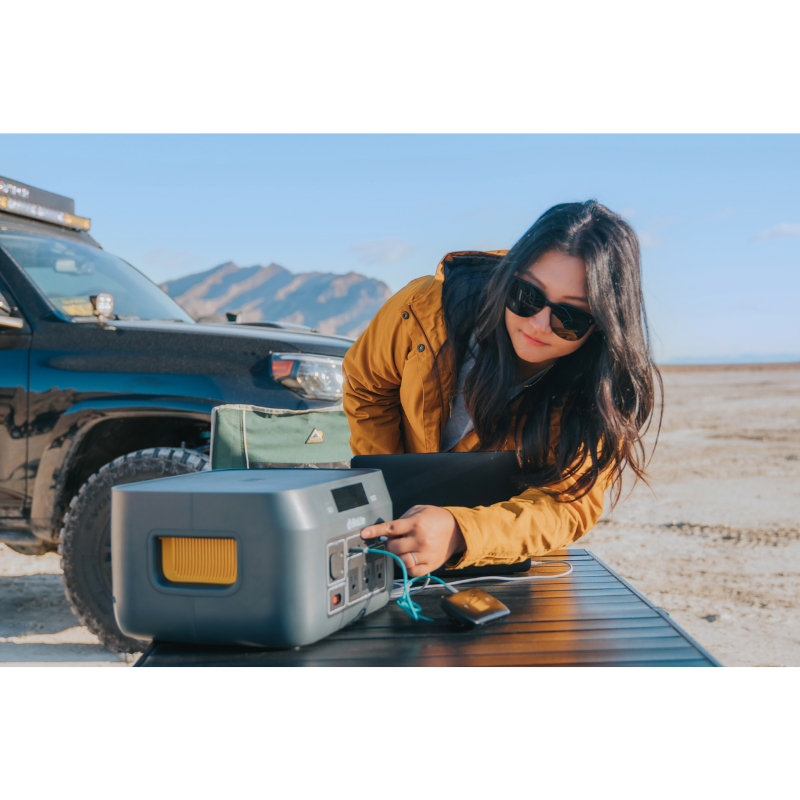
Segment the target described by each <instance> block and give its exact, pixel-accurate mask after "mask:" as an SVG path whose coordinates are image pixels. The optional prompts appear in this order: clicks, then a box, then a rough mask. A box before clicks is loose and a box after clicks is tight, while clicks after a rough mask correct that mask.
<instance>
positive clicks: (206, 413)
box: [0, 178, 352, 652]
mask: <svg viewBox="0 0 800 800" xmlns="http://www.w3.org/2000/svg"><path fill="white" fill-rule="evenodd" d="M88 228H89V220H87V219H84V218H81V217H77V216H76V215H75V213H74V203H73V201H72V200H70V199H69V198H66V197H62V196H60V195H55V194H52V193H50V192H44V191H42V190H38V189H35V188H34V187H31V186H26V185H25V184H21V183H19V182H16V181H10V180H7V179H5V178H0V542H3V543H5V544H7V545H8V546H9V547H11V548H13V549H14V550H16V551H17V552H20V553H25V554H28V555H39V554H42V553H46V552H48V551H50V550H55V549H58V550H59V552H60V553H61V564H62V567H63V569H64V585H65V590H66V596H67V600H68V601H69V603H70V604H71V606H72V608H73V611H74V612H75V613H76V614H77V616H78V617H79V618H80V620H81V622H83V624H84V625H86V626H87V627H88V628H89V629H90V630H92V631H93V632H94V633H96V634H97V635H98V636H99V637H100V639H101V640H102V641H103V642H104V643H105V644H106V645H107V646H108V647H110V648H111V649H112V650H115V651H117V652H135V651H137V650H141V649H142V643H141V642H138V641H135V640H132V639H129V638H128V637H125V636H124V635H123V634H122V633H121V632H120V630H119V628H118V627H117V624H116V621H115V619H114V614H113V611H112V593H111V543H110V521H111V487H112V486H114V485H117V484H122V483H132V482H134V481H142V480H148V479H150V478H157V477H161V476H165V475H176V474H180V473H184V472H193V471H197V470H202V469H206V468H207V467H208V447H209V437H210V415H211V409H212V408H213V407H214V406H216V405H221V404H224V403H242V404H252V405H258V406H267V407H269V408H286V409H303V408H318V407H323V406H331V405H334V404H336V403H338V402H339V401H340V399H341V395H342V369H341V364H342V358H343V356H344V354H345V353H346V352H347V349H348V347H349V346H350V344H351V343H352V340H351V339H346V338H344V337H338V336H322V335H320V334H317V333H315V332H313V331H311V330H308V329H300V326H290V325H282V324H281V323H255V324H247V325H245V324H224V323H222V324H198V323H196V322H194V320H192V319H191V318H190V317H189V316H188V315H187V314H186V313H185V312H184V311H183V310H182V309H181V308H180V306H178V305H177V304H176V303H175V302H174V301H173V300H172V299H171V298H170V297H169V296H168V295H167V294H165V293H164V292H163V291H162V290H161V289H159V288H158V286H156V285H155V284H153V283H152V282H151V281H149V280H148V279H147V278H146V277H144V275H142V274H141V273H140V272H138V271H137V270H136V269H134V268H133V267H132V266H131V265H130V264H127V263H126V262H125V261H122V260H121V259H119V258H116V257H115V256H112V255H109V254H108V253H106V252H105V251H104V250H102V249H101V248H100V246H99V245H98V244H97V242H95V241H94V240H93V239H92V238H91V237H90V236H89V234H88V232H87V231H88Z"/></svg>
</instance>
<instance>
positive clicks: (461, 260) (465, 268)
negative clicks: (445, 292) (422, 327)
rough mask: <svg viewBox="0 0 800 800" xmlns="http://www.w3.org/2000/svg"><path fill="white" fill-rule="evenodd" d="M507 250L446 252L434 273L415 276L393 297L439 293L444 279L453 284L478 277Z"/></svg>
mask: <svg viewBox="0 0 800 800" xmlns="http://www.w3.org/2000/svg"><path fill="white" fill-rule="evenodd" d="M507 252H508V251H507V250H486V251H484V250H456V251H454V252H452V253H448V254H447V255H446V256H445V257H444V258H443V259H442V260H441V261H440V262H439V265H438V267H437V268H436V272H435V274H433V275H424V276H423V277H421V278H415V279H414V280H413V281H411V282H410V283H409V284H407V285H406V286H404V287H403V288H402V289H400V291H399V292H397V293H396V294H395V295H394V297H397V296H398V295H400V296H402V297H403V300H408V299H411V298H413V297H418V296H421V295H424V294H426V293H429V292H435V293H437V294H439V295H441V292H442V285H443V284H444V282H445V281H447V282H448V283H449V284H453V283H455V282H461V281H460V279H461V278H466V279H475V278H478V277H479V276H481V275H484V274H485V273H486V272H488V271H490V270H491V268H492V267H494V266H495V265H496V264H497V263H499V262H500V260H501V259H502V258H503V256H504V255H505V254H506V253H507Z"/></svg>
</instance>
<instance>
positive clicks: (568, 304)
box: [344, 200, 661, 577]
mask: <svg viewBox="0 0 800 800" xmlns="http://www.w3.org/2000/svg"><path fill="white" fill-rule="evenodd" d="M344 371H345V376H346V380H345V392H344V408H345V411H346V413H347V417H348V421H349V423H350V432H351V439H350V444H351V448H352V450H353V453H354V454H356V455H360V454H373V453H436V452H444V451H448V450H450V451H452V452H466V451H470V450H516V451H517V457H518V459H519V460H520V464H521V465H522V467H523V474H524V480H525V484H526V485H527V488H526V489H525V490H524V491H522V492H521V494H520V495H519V496H517V497H514V498H511V499H510V500H509V501H507V502H504V503H498V504H496V505H492V506H487V507H478V508H455V507H449V508H438V507H435V506H414V507H413V508H411V509H409V511H408V512H406V514H404V515H403V517H402V518H401V519H399V520H395V521H393V522H388V523H382V524H377V525H372V526H370V527H368V528H365V529H364V532H363V533H362V535H363V536H364V538H369V537H373V536H381V535H386V536H388V537H389V542H388V544H387V547H388V548H389V550H390V551H391V552H393V553H395V554H396V555H398V556H400V557H401V558H402V560H403V563H404V564H405V565H406V567H407V569H408V572H409V575H411V576H412V577H417V576H419V575H425V574H427V573H428V572H431V571H432V570H434V569H436V568H438V567H439V566H441V565H442V564H446V565H447V567H449V568H460V567H467V566H471V565H483V564H497V563H513V562H517V561H522V560H524V559H526V558H529V557H535V556H539V555H544V554H545V553H547V552H549V551H551V550H555V549H557V548H560V547H564V546H566V545H568V544H571V543H572V542H574V541H576V540H577V539H579V538H580V537H581V536H583V534H584V533H586V532H587V531H588V530H590V529H591V528H592V527H593V526H594V525H595V523H596V522H597V520H598V518H599V517H600V514H601V513H602V511H603V496H604V493H605V491H606V489H608V488H609V487H613V488H614V490H615V491H614V492H613V493H612V496H613V502H614V503H616V501H617V500H618V498H619V491H620V478H621V475H622V472H623V470H624V468H625V467H626V466H630V467H631V469H633V471H634V473H635V475H636V476H637V478H642V477H644V466H645V464H644V449H643V446H642V441H641V435H642V433H643V430H642V429H643V428H644V427H645V424H646V423H647V422H648V420H649V419H650V416H651V413H652V410H653V406H654V394H655V381H656V380H658V382H659V384H660V380H661V379H660V375H659V373H658V370H657V369H656V367H655V365H654V364H653V361H652V357H651V354H650V349H649V343H648V337H647V321H646V315H645V310H644V305H643V299H642V290H641V277H640V265H639V243H638V240H637V238H636V234H635V233H634V232H633V230H632V229H631V227H630V226H629V225H628V224H627V223H626V222H625V221H624V220H623V219H622V218H621V217H619V216H617V215H616V214H614V213H613V212H611V211H609V210H608V209H607V208H605V207H604V206H602V205H600V204H598V203H596V202H595V201H593V200H590V201H588V202H585V203H565V204H562V205H557V206H554V207H553V208H551V209H550V210H549V211H546V212H545V213H544V214H543V215H542V216H541V217H540V218H539V219H538V220H537V221H536V222H535V223H534V224H533V226H532V227H531V228H530V229H529V230H528V232H527V233H526V234H525V235H524V236H523V237H522V238H521V239H520V240H519V241H518V242H517V243H516V244H515V245H514V247H513V248H512V249H511V250H509V251H508V252H505V251H493V252H488V253H480V252H458V253H450V254H449V255H447V256H445V258H444V259H443V260H442V262H441V263H440V264H439V268H438V270H437V272H436V275H435V276H434V277H432V278H431V277H426V278H419V279H417V280H415V281H412V282H411V283H410V284H409V285H408V286H406V287H405V288H404V289H401V290H400V291H399V292H398V293H397V294H395V295H394V296H393V297H391V298H390V299H389V300H388V301H387V302H386V304H385V305H384V306H383V308H381V310H380V311H379V312H378V314H377V315H376V316H375V318H374V319H373V320H372V322H371V323H370V325H369V327H368V328H367V330H366V331H364V333H363V334H362V335H361V336H360V337H359V339H358V341H356V343H355V344H354V345H353V346H352V347H351V348H350V350H349V351H348V353H347V356H346V357H345V360H344Z"/></svg>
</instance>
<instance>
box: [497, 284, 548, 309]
mask: <svg viewBox="0 0 800 800" xmlns="http://www.w3.org/2000/svg"><path fill="white" fill-rule="evenodd" d="M546 302H547V298H546V297H545V296H544V295H543V294H542V293H541V292H540V291H539V290H538V289H537V288H536V287H535V286H532V285H531V284H530V283H528V282H527V281H523V280H521V279H520V278H514V280H513V281H511V286H510V287H509V289H508V300H507V301H506V307H507V308H508V310H509V311H511V313H512V314H516V315H517V316H518V317H532V316H534V314H538V313H539V312H540V311H541V310H542V309H543V308H544V306H545V303H546Z"/></svg>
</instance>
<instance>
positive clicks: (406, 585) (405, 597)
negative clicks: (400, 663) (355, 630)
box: [349, 547, 453, 622]
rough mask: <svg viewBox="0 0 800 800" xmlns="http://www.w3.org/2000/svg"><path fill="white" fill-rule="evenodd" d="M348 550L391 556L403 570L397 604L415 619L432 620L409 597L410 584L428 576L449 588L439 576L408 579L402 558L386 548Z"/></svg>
mask: <svg viewBox="0 0 800 800" xmlns="http://www.w3.org/2000/svg"><path fill="white" fill-rule="evenodd" d="M349 552H351V553H364V554H366V553H377V554H378V555H381V556H391V557H392V558H393V559H394V560H395V561H396V562H397V563H398V564H399V565H400V569H402V570H403V593H402V594H401V595H400V597H398V598H397V605H398V606H399V607H400V608H402V609H403V611H405V612H406V614H408V616H409V617H411V619H413V620H415V621H419V620H421V619H424V620H425V621H426V622H433V620H432V619H431V618H430V617H424V616H422V608H421V606H420V605H419V603H415V602H414V601H413V600H412V599H411V586H412V584H413V583H414V581H418V580H422V578H429V579H431V580H434V581H438V582H439V583H441V584H442V586H446V587H447V588H448V589H450V587H449V586H447V584H446V583H445V582H444V581H443V580H442V579H441V578H437V577H435V576H434V575H421V576H420V577H418V578H411V579H409V577H408V570H406V565H405V564H404V563H403V560H402V559H401V558H400V556H396V555H395V554H394V553H390V552H389V551H388V550H373V549H372V548H371V547H351V548H350V550H349ZM450 591H451V592H452V591H453V590H452V589H450Z"/></svg>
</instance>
